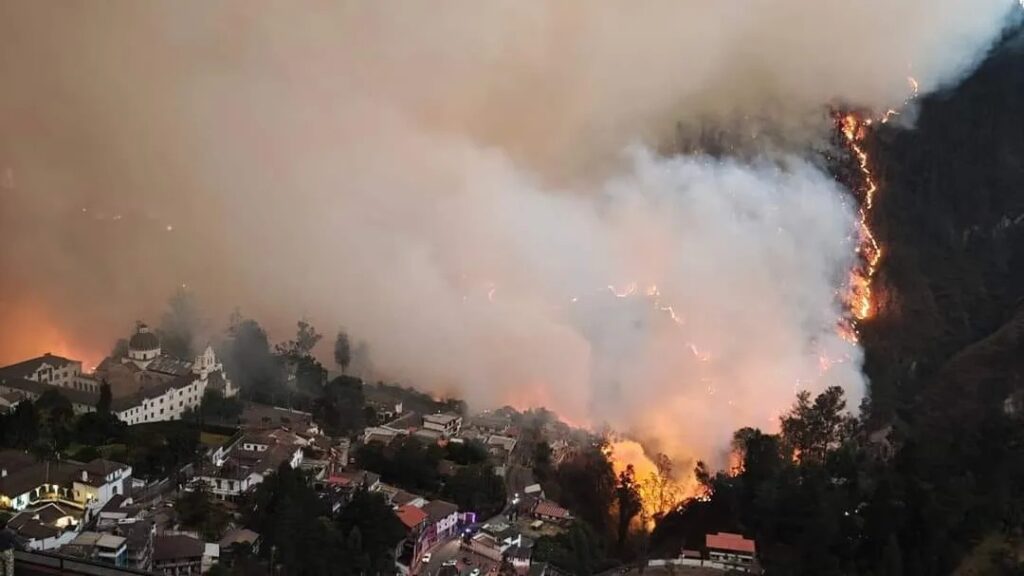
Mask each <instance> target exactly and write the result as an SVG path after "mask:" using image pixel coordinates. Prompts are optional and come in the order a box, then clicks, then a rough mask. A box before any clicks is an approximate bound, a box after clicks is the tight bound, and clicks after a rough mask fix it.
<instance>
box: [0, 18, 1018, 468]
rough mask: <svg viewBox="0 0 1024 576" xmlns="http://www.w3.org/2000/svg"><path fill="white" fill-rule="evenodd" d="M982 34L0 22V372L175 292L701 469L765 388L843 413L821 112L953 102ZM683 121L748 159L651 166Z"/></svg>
mask: <svg viewBox="0 0 1024 576" xmlns="http://www.w3.org/2000/svg"><path fill="white" fill-rule="evenodd" d="M1014 8H1016V9H1017V10H1019V7H1018V6H1017V5H1016V3H1014V2H1010V1H1008V0H945V1H935V0H929V1H925V0H903V1H901V2H891V1H887V0H886V1H883V0H877V1H862V2H839V1H827V2H811V1H802V0H776V1H767V0H755V1H752V2H747V3H745V4H744V5H743V7H742V8H739V7H738V6H737V5H735V4H733V3H723V2H704V1H699V0H691V1H680V0H672V1H657V0H651V1H644V2H639V3H628V4H626V3H621V2H612V1H592V2H586V3H559V2H540V1H523V0H517V1H495V2H485V3H481V2H471V1H456V0H451V1H446V0H441V1H438V2H431V3H400V4H399V3H389V2H340V1H339V2H318V1H309V2H303V3H272V2H267V3H262V2H253V1H252V0H245V1H238V2H219V3H207V2H169V1H168V2H145V3H140V2H134V1H131V0H111V1H108V2H103V3H95V2H84V1H80V2H76V1H73V2H40V1H38V0H10V1H7V2H4V3H3V4H2V5H0V37H2V38H3V39H4V49H3V50H0V78H2V79H3V80H2V81H3V86H4V89H3V90H0V169H2V170H0V176H2V179H0V226H2V229H3V231H4V232H5V234H4V239H3V242H2V243H0V269H2V270H3V271H4V273H3V280H2V283H0V317H3V318H4V319H5V322H4V323H3V327H2V328H0V359H3V360H13V359H16V358H17V357H19V356H23V355H27V354H30V353H39V352H44V351H46V350H51V351H54V352H65V353H69V354H77V355H79V356H86V357H87V359H88V360H94V359H95V358H96V357H98V356H101V355H102V354H103V353H105V352H106V350H107V349H108V347H109V343H111V342H113V340H114V339H115V338H116V337H117V336H121V335H124V334H125V332H127V331H128V330H129V329H130V327H131V325H132V324H131V323H132V321H133V320H135V319H138V318H142V319H150V320H155V319H156V318H158V317H159V313H160V310H161V309H162V307H163V305H164V302H165V300H166V297H167V296H168V295H169V294H170V293H172V292H173V291H174V290H175V289H176V288H177V287H179V286H181V285H186V286H188V287H189V289H190V290H192V291H193V292H194V293H195V294H197V295H198V298H199V300H200V301H201V302H203V303H204V305H205V307H206V312H207V314H208V315H210V316H211V317H216V318H226V316H227V313H228V311H229V310H230V309H231V308H233V307H234V306H236V305H239V306H241V308H242V310H243V311H244V312H245V313H247V314H248V315H251V316H253V317H256V318H258V319H260V320H261V321H262V322H263V323H264V324H266V325H268V326H269V327H270V328H271V331H272V333H273V335H274V336H275V337H276V338H277V339H284V338H286V337H287V336H288V334H287V332H286V330H288V327H290V326H294V321H295V319H296V318H298V317H300V316H306V317H308V318H310V319H311V320H312V321H313V322H314V323H316V324H317V325H318V326H319V327H320V328H321V329H322V330H324V331H328V332H329V331H331V330H332V327H334V326H339V325H344V326H346V327H347V328H348V329H349V330H350V331H351V333H352V334H353V336H354V337H355V338H357V339H360V340H366V341H367V342H368V344H369V348H370V351H371V355H372V358H373V363H374V366H375V367H376V368H377V369H379V370H380V372H381V374H382V376H386V377H388V378H396V379H401V380H403V381H404V382H406V383H412V384H416V385H418V386H423V387H430V388H432V389H434V390H436V391H439V392H440V391H458V392H459V393H460V394H462V395H464V396H465V397H466V398H467V399H468V400H469V401H470V403H471V404H472V405H473V406H474V407H477V408H482V407H486V406H493V405H497V404H501V403H505V402H514V403H516V404H517V405H521V406H525V405H546V406H548V407H550V408H552V409H554V410H555V411H557V412H559V413H562V414H564V415H565V416H566V417H568V418H570V419H571V420H573V421H577V422H581V423H590V424H594V425H597V424H599V423H602V422H607V423H609V424H611V425H613V426H615V427H616V428H618V429H622V430H629V431H632V432H634V433H636V434H638V435H644V436H648V437H652V438H654V439H657V440H659V441H660V442H661V443H662V445H663V447H664V449H666V450H669V451H671V452H672V453H674V454H682V455H693V454H697V455H702V456H705V457H715V456H716V455H717V451H718V450H720V449H721V448H724V447H725V446H726V444H727V440H728V438H729V434H730V433H731V431H732V430H733V429H735V428H737V427H739V426H743V425H754V426H763V427H767V428H772V427H773V426H774V422H775V420H774V419H775V417H776V416H777V415H778V413H779V412H780V411H782V410H784V409H785V407H786V406H787V405H788V404H789V403H790V402H791V400H792V397H793V394H794V392H795V391H796V390H799V389H803V388H806V389H811V390H812V391H814V390H819V389H821V388H823V387H824V386H827V385H830V384H839V385H842V386H844V387H845V388H846V389H847V391H848V395H849V397H850V400H851V402H852V403H853V404H854V405H855V404H856V402H857V401H858V400H859V398H860V397H861V395H862V394H863V390H864V382H863V377H862V376H861V373H860V352H859V350H858V348H857V347H856V346H855V345H854V344H851V343H849V342H847V341H845V340H843V339H842V338H840V337H839V336H838V335H837V332H836V329H835V327H836V324H837V323H838V322H839V321H840V319H841V317H842V315H843V314H844V310H843V306H842V304H841V302H840V300H839V298H838V297H837V294H838V293H840V292H841V291H842V290H843V284H844V282H845V281H846V278H847V271H848V270H849V269H850V267H851V266H852V265H853V263H854V261H855V253H854V250H855V247H856V230H855V225H856V220H855V210H856V206H855V204H854V203H853V200H852V198H850V197H849V196H848V195H847V194H846V193H845V192H844V191H843V190H841V189H839V188H838V187H837V185H836V184H835V183H834V182H833V181H832V180H831V178H829V176H828V175H827V174H826V173H824V172H823V171H822V170H821V169H820V168H819V167H818V166H817V165H816V164H815V160H814V156H813V155H811V154H808V153H807V150H808V149H810V148H811V147H814V146H817V145H820V142H822V139H821V137H822V136H823V135H825V134H826V133H827V131H828V130H829V120H828V117H827V114H826V112H827V109H828V107H829V106H830V105H835V104H841V103H842V104H850V105H857V106H863V107H867V108H870V109H875V110H885V109H887V108H891V107H897V106H899V105H900V104H901V103H902V102H903V101H904V99H905V98H906V97H907V95H908V87H907V80H906V78H907V76H913V77H914V78H915V79H916V80H917V81H918V82H919V83H920V86H921V90H922V92H927V91H931V90H935V89H939V88H942V87H943V86H946V85H948V84H950V83H952V82H955V81H956V80H957V79H958V78H959V77H960V76H961V75H962V74H964V73H965V72H966V71H967V70H968V69H969V68H970V67H971V66H972V65H973V64H974V63H975V62H976V61H977V60H978V59H979V57H980V56H981V55H983V53H984V51H985V50H986V49H987V47H988V46H989V45H990V43H991V42H992V40H993V39H994V37H995V36H996V35H997V34H998V32H999V31H1000V29H1001V28H1002V26H1003V25H1004V24H1005V22H1006V19H1007V16H1008V14H1009V13H1010V12H1011V9H1014ZM702 126H740V127H742V128H738V130H747V129H750V130H751V132H750V134H749V135H748V136H749V137H748V136H744V138H745V139H746V140H749V141H750V142H751V143H752V144H750V145H749V146H752V150H753V152H751V151H750V150H748V151H747V153H746V154H744V156H743V159H739V158H736V159H729V158H728V157H725V158H722V157H716V158H713V157H710V156H704V155H700V154H691V155H687V156H673V155H671V154H667V153H665V152H666V151H670V150H672V148H673V142H675V141H676V139H677V138H679V137H680V131H682V132H684V134H682V136H683V137H687V136H691V135H692V134H693V132H692V130H695V129H697V128H699V127H702ZM760 130H763V131H764V132H763V133H764V136H763V137H762V138H761V139H758V138H755V135H757V134H760V133H761V132H758V131H760ZM749 146H748V147H749ZM616 294H618V296H617V295H616ZM619 296H623V297H621V298H620V297H619Z"/></svg>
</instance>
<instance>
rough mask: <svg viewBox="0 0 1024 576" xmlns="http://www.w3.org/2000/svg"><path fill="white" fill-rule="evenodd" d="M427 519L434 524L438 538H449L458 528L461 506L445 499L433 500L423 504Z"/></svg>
mask: <svg viewBox="0 0 1024 576" xmlns="http://www.w3.org/2000/svg"><path fill="white" fill-rule="evenodd" d="M422 510H423V511H424V512H426V513H427V520H428V522H429V523H430V524H431V525H432V526H433V528H434V533H435V535H436V536H437V538H447V537H449V536H452V535H454V534H455V532H456V530H458V523H459V507H458V506H456V505H455V504H452V503H451V502H445V501H444V500H431V501H430V502H427V503H426V504H424V505H423V508H422Z"/></svg>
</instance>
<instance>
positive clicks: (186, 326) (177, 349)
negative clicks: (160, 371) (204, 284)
mask: <svg viewBox="0 0 1024 576" xmlns="http://www.w3.org/2000/svg"><path fill="white" fill-rule="evenodd" d="M200 324H201V319H200V315H199V307H198V306H197V304H196V301H195V296H193V294H192V292H189V291H188V290H186V289H185V288H184V287H181V288H178V289H177V290H175V292H174V294H172V295H171V297H170V299H168V301H167V310H166V311H165V312H164V314H163V317H162V318H161V320H160V330H159V334H160V348H161V350H162V351H163V352H164V353H165V354H169V355H170V356H174V357H175V358H181V359H183V360H191V359H192V358H195V356H196V349H195V335H196V332H198V330H199V329H200Z"/></svg>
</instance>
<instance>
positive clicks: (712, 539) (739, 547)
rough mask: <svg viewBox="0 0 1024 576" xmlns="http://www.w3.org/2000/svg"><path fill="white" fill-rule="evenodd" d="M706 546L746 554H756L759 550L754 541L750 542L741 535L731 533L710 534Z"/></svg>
mask: <svg viewBox="0 0 1024 576" xmlns="http://www.w3.org/2000/svg"><path fill="white" fill-rule="evenodd" d="M706 544H707V547H708V548H710V549H714V550H727V551H729V552H744V553H746V554H754V553H755V551H756V549H757V548H756V545H755V544H754V541H753V540H748V539H746V538H744V537H743V536H741V535H739V534H733V533H731V532H719V533H718V534H708V535H707V542H706Z"/></svg>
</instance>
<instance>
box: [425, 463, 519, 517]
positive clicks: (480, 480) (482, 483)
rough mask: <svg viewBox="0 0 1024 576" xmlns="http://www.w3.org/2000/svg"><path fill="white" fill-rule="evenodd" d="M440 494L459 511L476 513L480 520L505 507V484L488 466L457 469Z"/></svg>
mask: <svg viewBox="0 0 1024 576" xmlns="http://www.w3.org/2000/svg"><path fill="white" fill-rule="evenodd" d="M441 494H442V495H443V496H444V497H445V498H446V499H448V500H450V501H451V502H453V503H455V504H456V505H458V507H459V510H465V511H472V512H476V513H477V516H478V517H480V518H488V517H490V516H493V515H494V514H497V513H498V512H500V511H501V509H502V508H503V507H504V505H505V497H506V494H505V482H503V481H502V479H501V478H499V477H498V476H497V475H496V474H495V473H494V468H493V467H492V466H491V465H489V464H472V465H469V466H463V467H462V468H459V470H458V471H457V472H455V475H454V476H452V477H451V478H449V479H448V481H447V482H446V483H445V485H444V488H443V490H442V491H441Z"/></svg>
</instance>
